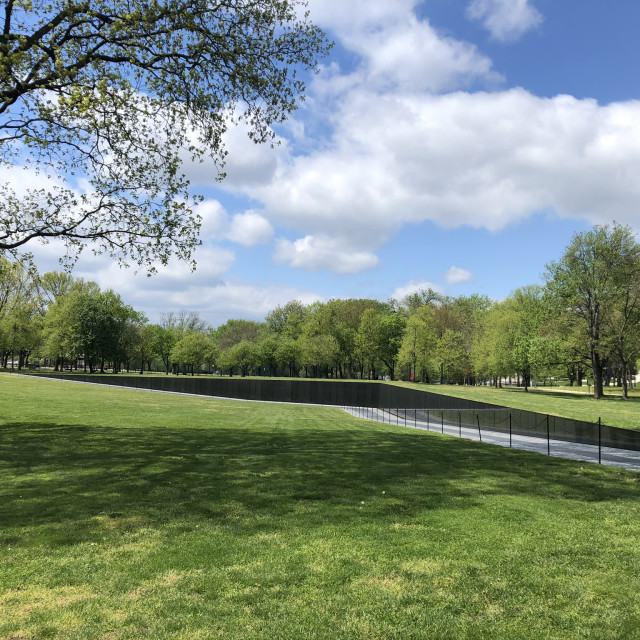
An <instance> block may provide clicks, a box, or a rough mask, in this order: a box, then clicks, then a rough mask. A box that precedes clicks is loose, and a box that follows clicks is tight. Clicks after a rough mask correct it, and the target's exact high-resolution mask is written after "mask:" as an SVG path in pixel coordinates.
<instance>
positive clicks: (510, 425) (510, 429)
mask: <svg viewBox="0 0 640 640" xmlns="http://www.w3.org/2000/svg"><path fill="white" fill-rule="evenodd" d="M512 430H513V429H512V424H511V414H509V449H511V432H512Z"/></svg>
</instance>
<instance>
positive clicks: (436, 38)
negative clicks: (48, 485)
mask: <svg viewBox="0 0 640 640" xmlns="http://www.w3.org/2000/svg"><path fill="white" fill-rule="evenodd" d="M417 4H418V2H415V1H413V0H402V1H397V2H388V0H384V1H381V0H376V1H371V2H369V1H366V0H364V1H363V0H358V1H355V2H349V3H344V2H342V1H338V0H316V2H314V3H312V7H311V12H312V16H313V18H314V20H315V21H316V22H318V24H320V25H321V26H323V27H326V28H329V29H331V32H332V35H336V36H337V37H338V39H339V40H340V43H341V45H342V46H344V47H345V48H347V49H348V50H350V51H352V52H354V53H356V54H357V55H358V56H360V58H361V64H360V65H359V66H358V67H357V68H356V70H355V71H353V72H352V73H350V74H348V75H346V76H340V75H339V74H337V73H336V70H337V69H336V68H335V67H333V68H331V67H330V68H329V69H327V70H325V71H329V73H325V74H321V76H320V78H319V82H318V83H317V84H318V86H321V87H322V88H323V90H324V91H325V92H329V93H331V92H336V91H341V90H344V89H345V88H347V87H349V86H366V87H368V88H369V89H370V90H371V89H376V90H390V89H395V90H397V89H398V88H402V89H403V90H406V91H409V90H410V91H413V92H418V91H430V92H434V91H443V90H449V89H452V88H458V87H461V86H468V85H469V84H470V83H472V82H474V81H476V80H482V81H485V82H490V83H495V82H496V81H500V80H501V76H500V75H499V74H497V73H496V72H494V71H493V70H492V68H491V67H492V63H491V60H490V59H489V58H487V57H486V56H484V55H482V54H481V53H480V52H479V51H478V50H477V48H476V47H475V46H474V45H473V44H471V43H468V42H463V41H460V40H456V39H454V38H451V37H448V36H445V35H443V34H441V33H439V32H438V31H437V30H436V29H434V28H433V27H432V26H431V24H430V23H429V22H428V20H425V19H419V18H418V17H417V16H416V13H415V6H416V5H417Z"/></svg>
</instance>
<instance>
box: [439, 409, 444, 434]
mask: <svg viewBox="0 0 640 640" xmlns="http://www.w3.org/2000/svg"><path fill="white" fill-rule="evenodd" d="M440 419H441V420H442V433H444V409H441V410H440Z"/></svg>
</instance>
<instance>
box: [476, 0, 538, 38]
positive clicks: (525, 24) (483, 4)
mask: <svg viewBox="0 0 640 640" xmlns="http://www.w3.org/2000/svg"><path fill="white" fill-rule="evenodd" d="M467 16H468V17H469V18H471V19H472V20H477V21H479V22H481V23H482V24H483V26H484V27H485V28H486V29H487V30H488V31H489V33H491V36H492V37H493V38H494V39H496V40H500V41H502V42H511V41H514V40H517V39H518V38H520V37H521V36H522V35H523V34H524V33H526V32H527V31H530V30H531V29H535V28H536V27H538V26H540V24H542V20H543V18H542V14H541V13H540V12H539V11H538V10H537V9H536V8H535V7H534V6H533V5H532V4H531V3H530V2H529V0H472V1H471V2H470V3H469V5H468V7H467Z"/></svg>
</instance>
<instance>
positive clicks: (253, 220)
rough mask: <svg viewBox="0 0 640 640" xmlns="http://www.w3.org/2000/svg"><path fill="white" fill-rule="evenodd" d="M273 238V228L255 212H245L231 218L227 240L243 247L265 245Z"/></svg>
mask: <svg viewBox="0 0 640 640" xmlns="http://www.w3.org/2000/svg"><path fill="white" fill-rule="evenodd" d="M272 236H273V227H272V226H271V224H270V223H269V221H268V220H267V219H266V218H264V217H262V216H261V215H260V214H259V213H256V212H255V211H247V212H246V213H239V214H236V215H235V216H233V218H232V220H231V224H230V225H229V231H228V232H227V238H228V239H229V240H231V241H232V242H237V243H238V244H241V245H243V246H245V247H251V246H253V245H256V244H265V243H267V242H269V241H270V240H271V237H272Z"/></svg>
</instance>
